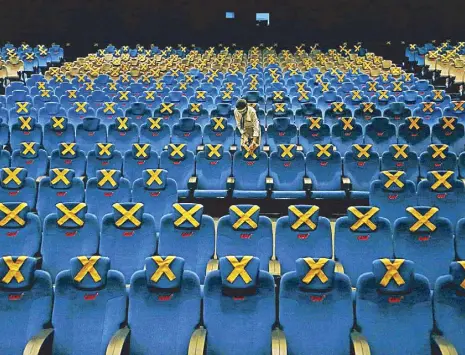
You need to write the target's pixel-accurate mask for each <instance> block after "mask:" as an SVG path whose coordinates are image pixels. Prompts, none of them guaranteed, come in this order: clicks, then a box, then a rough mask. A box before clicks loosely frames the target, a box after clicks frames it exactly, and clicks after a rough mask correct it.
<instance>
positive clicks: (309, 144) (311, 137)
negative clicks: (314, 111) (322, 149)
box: [299, 117, 331, 153]
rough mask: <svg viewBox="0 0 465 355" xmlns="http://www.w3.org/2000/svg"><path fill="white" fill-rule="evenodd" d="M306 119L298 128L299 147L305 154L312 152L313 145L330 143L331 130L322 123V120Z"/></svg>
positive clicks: (318, 118) (317, 118) (319, 118)
mask: <svg viewBox="0 0 465 355" xmlns="http://www.w3.org/2000/svg"><path fill="white" fill-rule="evenodd" d="M306 119H307V122H306V123H303V124H302V125H301V126H300V128H299V145H301V146H302V148H303V151H304V152H305V153H308V152H310V151H312V150H313V145H314V144H321V145H325V144H329V143H331V130H330V128H329V126H328V125H327V124H325V123H323V118H321V117H306Z"/></svg>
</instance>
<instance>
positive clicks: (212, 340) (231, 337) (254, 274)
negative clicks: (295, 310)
mask: <svg viewBox="0 0 465 355" xmlns="http://www.w3.org/2000/svg"><path fill="white" fill-rule="evenodd" d="M233 310H234V311H233ZM203 319H204V323H205V326H206V328H207V344H208V349H209V351H211V352H212V353H213V354H220V353H221V354H224V355H230V354H234V353H236V351H237V352H238V353H240V354H246V353H250V354H269V353H270V352H271V329H272V326H273V323H274V322H275V321H276V311H275V287H274V280H273V277H272V276H271V275H270V274H269V273H268V272H266V271H263V270H260V260H258V259H257V258H254V257H252V256H237V257H236V256H226V257H224V258H221V259H220V270H217V271H212V272H210V273H209V274H208V275H207V278H206V280H205V287H204V310H203ZM226 324H227V325H228V331H227V332H225V331H224V329H221V325H223V326H224V325H226ZM237 339H241V341H240V342H237Z"/></svg>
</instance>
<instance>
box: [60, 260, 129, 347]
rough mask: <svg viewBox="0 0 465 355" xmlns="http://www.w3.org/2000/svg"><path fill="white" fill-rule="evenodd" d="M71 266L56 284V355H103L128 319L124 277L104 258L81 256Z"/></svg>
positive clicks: (63, 272) (70, 263) (72, 261)
mask: <svg viewBox="0 0 465 355" xmlns="http://www.w3.org/2000/svg"><path fill="white" fill-rule="evenodd" d="M68 264H69V269H67V270H64V271H62V272H60V273H59V274H58V276H57V279H56V284H55V298H54V302H53V315H52V323H53V327H54V334H53V353H55V354H60V353H61V354H63V353H65V354H66V353H68V354H72V353H85V352H92V354H100V355H103V354H105V353H106V348H107V346H108V343H109V342H110V340H111V338H112V336H113V335H114V334H115V333H116V331H117V330H118V329H119V328H120V325H121V324H122V323H123V322H124V320H125V318H126V303H127V295H126V287H125V284H124V278H123V275H122V274H121V273H120V272H119V271H116V270H111V269H110V260H109V259H108V258H105V257H101V256H78V257H75V258H72V259H71V260H70V261H68ZM70 319H73V320H74V321H75V322H73V323H71V324H70V322H69V320H70ZM84 339H85V341H83V340H84Z"/></svg>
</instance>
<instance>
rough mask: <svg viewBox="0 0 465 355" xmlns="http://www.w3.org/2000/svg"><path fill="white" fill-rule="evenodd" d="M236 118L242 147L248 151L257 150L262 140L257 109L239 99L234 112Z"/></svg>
mask: <svg viewBox="0 0 465 355" xmlns="http://www.w3.org/2000/svg"><path fill="white" fill-rule="evenodd" d="M234 117H235V118H236V126H237V128H238V129H239V132H240V133H241V146H242V147H244V148H246V149H247V150H249V149H250V150H252V151H253V150H255V148H256V147H258V146H260V140H261V131H260V122H259V120H258V117H257V113H256V112H255V109H254V108H253V107H250V106H249V105H247V101H245V100H244V99H239V100H237V103H236V108H235V110H234Z"/></svg>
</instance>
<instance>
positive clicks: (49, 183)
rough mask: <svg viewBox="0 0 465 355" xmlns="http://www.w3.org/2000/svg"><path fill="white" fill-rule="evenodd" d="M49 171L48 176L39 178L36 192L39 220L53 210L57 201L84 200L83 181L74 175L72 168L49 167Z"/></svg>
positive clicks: (42, 219)
mask: <svg viewBox="0 0 465 355" xmlns="http://www.w3.org/2000/svg"><path fill="white" fill-rule="evenodd" d="M49 173H50V175H49V177H45V178H43V179H42V180H40V183H39V192H38V194H37V213H38V215H39V217H40V219H41V221H44V219H45V217H47V216H48V215H49V214H51V213H54V212H55V205H56V204H57V203H60V202H62V203H65V202H84V198H85V191H84V183H83V182H82V180H81V179H79V178H77V177H74V171H73V170H68V169H51V170H50V172H49ZM61 175H63V178H62V177H61Z"/></svg>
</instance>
